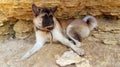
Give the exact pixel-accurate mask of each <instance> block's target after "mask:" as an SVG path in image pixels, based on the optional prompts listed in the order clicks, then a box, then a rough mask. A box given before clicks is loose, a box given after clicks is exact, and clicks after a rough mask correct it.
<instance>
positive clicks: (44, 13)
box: [32, 4, 57, 30]
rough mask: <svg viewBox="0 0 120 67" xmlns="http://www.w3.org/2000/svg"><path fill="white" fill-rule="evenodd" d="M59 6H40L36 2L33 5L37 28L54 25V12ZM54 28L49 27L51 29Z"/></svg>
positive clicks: (34, 20)
mask: <svg viewBox="0 0 120 67" xmlns="http://www.w3.org/2000/svg"><path fill="white" fill-rule="evenodd" d="M56 10H57V6H56V7H53V8H39V7H37V6H36V5H35V4H33V5H32V11H33V14H34V16H35V17H34V19H33V22H34V24H35V26H36V27H37V28H44V27H46V26H50V25H54V20H53V18H54V13H55V11H56ZM51 29H52V28H49V30H51Z"/></svg>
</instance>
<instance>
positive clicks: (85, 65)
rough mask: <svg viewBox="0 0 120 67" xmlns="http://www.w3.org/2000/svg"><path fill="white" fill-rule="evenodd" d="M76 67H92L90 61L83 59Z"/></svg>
mask: <svg viewBox="0 0 120 67" xmlns="http://www.w3.org/2000/svg"><path fill="white" fill-rule="evenodd" d="M75 65H76V67H91V65H90V63H89V60H87V59H85V58H83V59H82V61H81V62H80V63H77V64H75Z"/></svg>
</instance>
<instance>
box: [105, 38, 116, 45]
mask: <svg viewBox="0 0 120 67" xmlns="http://www.w3.org/2000/svg"><path fill="white" fill-rule="evenodd" d="M103 43H104V44H107V45H116V44H117V41H114V40H108V39H105V40H103Z"/></svg>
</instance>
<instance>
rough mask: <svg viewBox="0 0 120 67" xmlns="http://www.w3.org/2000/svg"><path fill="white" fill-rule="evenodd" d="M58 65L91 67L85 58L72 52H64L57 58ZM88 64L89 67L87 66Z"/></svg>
mask: <svg viewBox="0 0 120 67" xmlns="http://www.w3.org/2000/svg"><path fill="white" fill-rule="evenodd" d="M56 63H57V64H58V65H60V66H67V65H71V64H76V66H77V67H79V66H83V67H84V64H85V67H89V61H88V60H86V59H85V58H82V57H80V56H79V55H77V54H76V53H74V52H73V51H72V50H70V51H66V52H64V54H63V55H62V56H60V57H58V58H57V60H56ZM86 63H87V65H86Z"/></svg>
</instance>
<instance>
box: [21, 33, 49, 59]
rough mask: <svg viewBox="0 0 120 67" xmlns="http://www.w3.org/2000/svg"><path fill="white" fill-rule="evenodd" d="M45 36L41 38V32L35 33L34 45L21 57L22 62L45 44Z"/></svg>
mask: <svg viewBox="0 0 120 67" xmlns="http://www.w3.org/2000/svg"><path fill="white" fill-rule="evenodd" d="M46 38H47V36H43V35H42V33H41V32H39V31H36V43H35V45H34V46H33V48H32V49H31V50H29V51H28V52H27V53H26V54H25V55H24V56H23V57H22V60H24V59H27V58H28V57H30V56H31V55H33V54H34V53H35V52H37V51H38V50H39V49H40V48H42V46H43V45H44V44H45V42H46Z"/></svg>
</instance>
